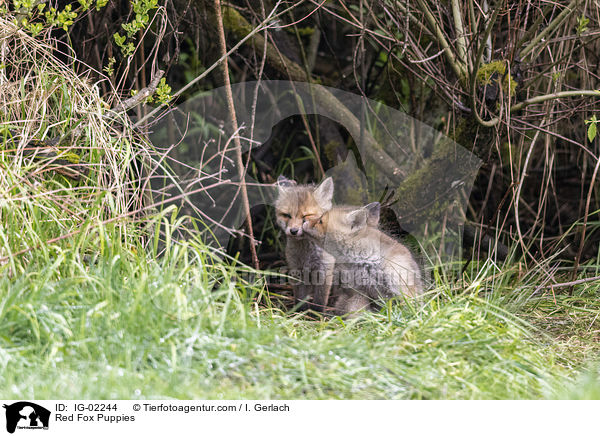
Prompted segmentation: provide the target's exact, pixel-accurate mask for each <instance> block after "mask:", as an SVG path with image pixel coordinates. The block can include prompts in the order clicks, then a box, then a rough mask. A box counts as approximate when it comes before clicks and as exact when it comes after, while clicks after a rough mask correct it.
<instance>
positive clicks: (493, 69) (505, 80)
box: [477, 61, 517, 97]
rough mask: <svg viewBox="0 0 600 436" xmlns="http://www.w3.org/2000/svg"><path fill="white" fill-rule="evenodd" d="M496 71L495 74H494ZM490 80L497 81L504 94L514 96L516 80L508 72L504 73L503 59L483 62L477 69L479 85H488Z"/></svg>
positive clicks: (504, 63)
mask: <svg viewBox="0 0 600 436" xmlns="http://www.w3.org/2000/svg"><path fill="white" fill-rule="evenodd" d="M495 73H497V75H496V76H494V74H495ZM492 81H496V82H499V83H500V85H501V88H502V91H504V93H505V94H510V96H511V97H514V96H515V93H516V91H517V81H516V80H515V79H514V78H513V77H512V75H510V74H506V62H505V61H492V62H490V63H488V64H483V65H482V66H481V67H479V70H477V83H478V84H480V85H490V84H491V83H492Z"/></svg>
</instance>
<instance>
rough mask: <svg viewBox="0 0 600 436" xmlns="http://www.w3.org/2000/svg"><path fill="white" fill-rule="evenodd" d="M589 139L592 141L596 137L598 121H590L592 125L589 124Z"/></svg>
mask: <svg viewBox="0 0 600 436" xmlns="http://www.w3.org/2000/svg"><path fill="white" fill-rule="evenodd" d="M587 133H588V139H589V140H590V142H592V141H593V140H594V138H596V133H597V130H596V123H590V125H589V126H588V132H587Z"/></svg>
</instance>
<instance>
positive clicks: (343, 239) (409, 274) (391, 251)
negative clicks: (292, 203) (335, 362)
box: [303, 203, 423, 313]
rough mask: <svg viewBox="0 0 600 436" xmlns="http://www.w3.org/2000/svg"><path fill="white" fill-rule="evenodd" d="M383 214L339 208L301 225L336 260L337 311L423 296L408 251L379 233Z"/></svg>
mask: <svg viewBox="0 0 600 436" xmlns="http://www.w3.org/2000/svg"><path fill="white" fill-rule="evenodd" d="M379 210H380V205H379V203H371V204H368V205H366V206H364V207H360V208H358V207H337V208H333V209H330V210H329V211H328V212H326V213H324V214H323V215H322V216H321V217H319V218H317V219H312V218H311V219H309V220H306V221H305V222H304V224H303V230H304V234H305V235H306V236H307V237H308V239H311V240H313V241H314V243H315V244H316V245H318V246H319V247H320V248H321V249H322V250H324V251H325V252H327V253H328V254H329V255H331V256H333V257H334V258H335V282H336V289H337V291H336V293H338V294H339V296H338V301H337V303H336V311H337V312H338V313H349V312H355V311H357V310H360V309H363V308H366V307H368V306H369V305H370V302H371V301H373V300H379V299H388V298H391V297H394V296H398V295H406V296H409V297H414V296H417V295H419V294H421V293H422V292H423V286H422V283H421V271H420V269H419V266H418V264H417V262H416V261H415V259H414V257H413V255H412V253H411V252H410V250H409V249H408V248H406V247H405V246H404V245H402V244H401V243H399V242H398V241H396V240H394V239H393V238H391V237H389V236H388V235H386V234H385V233H383V232H382V231H380V230H378V229H377V224H376V223H378V222H379ZM374 224H375V225H374ZM338 281H339V284H338Z"/></svg>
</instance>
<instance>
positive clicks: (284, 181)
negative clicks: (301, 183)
mask: <svg viewBox="0 0 600 436" xmlns="http://www.w3.org/2000/svg"><path fill="white" fill-rule="evenodd" d="M292 186H296V182H295V181H293V180H290V179H288V178H287V177H285V176H279V177H278V178H277V190H278V191H279V193H280V194H281V193H283V192H285V190H286V189H288V188H291V187H292Z"/></svg>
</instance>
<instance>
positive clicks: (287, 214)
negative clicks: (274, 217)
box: [281, 213, 292, 220]
mask: <svg viewBox="0 0 600 436" xmlns="http://www.w3.org/2000/svg"><path fill="white" fill-rule="evenodd" d="M281 216H282V217H284V218H285V219H286V220H289V219H290V218H291V217H292V216H291V215H290V214H289V213H282V214H281Z"/></svg>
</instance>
